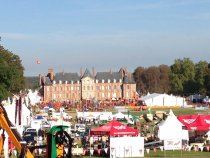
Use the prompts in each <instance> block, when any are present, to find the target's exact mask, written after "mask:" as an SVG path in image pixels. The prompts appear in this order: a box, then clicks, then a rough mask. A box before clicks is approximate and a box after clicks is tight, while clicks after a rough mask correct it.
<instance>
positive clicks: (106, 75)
mask: <svg viewBox="0 0 210 158" xmlns="http://www.w3.org/2000/svg"><path fill="white" fill-rule="evenodd" d="M123 75H124V77H123ZM85 77H91V78H93V79H95V80H98V82H99V83H101V82H102V80H104V82H105V83H107V82H108V80H110V82H111V83H113V82H114V80H116V82H119V80H120V79H121V80H122V82H123V83H125V84H135V81H134V78H133V76H132V75H131V73H127V74H123V73H122V70H120V71H118V72H111V71H109V72H97V73H96V76H95V77H94V76H93V75H92V74H91V73H90V71H89V70H88V69H86V70H85V72H84V74H83V75H82V77H80V76H79V75H78V73H64V72H59V73H56V74H55V76H54V79H53V80H55V81H56V82H58V81H68V82H71V81H73V82H76V81H80V80H81V79H82V78H85ZM45 83H46V84H50V83H52V82H51V81H50V79H49V78H48V77H46V81H45Z"/></svg>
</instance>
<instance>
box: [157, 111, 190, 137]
mask: <svg viewBox="0 0 210 158" xmlns="http://www.w3.org/2000/svg"><path fill="white" fill-rule="evenodd" d="M183 126H184V125H183V124H182V123H181V122H180V121H179V120H178V119H177V117H176V116H175V115H174V113H173V111H172V110H170V112H169V114H168V116H167V118H166V119H165V120H163V121H161V122H160V124H159V130H158V137H159V139H160V140H173V139H180V140H189V135H188V131H187V130H184V129H182V127H183Z"/></svg>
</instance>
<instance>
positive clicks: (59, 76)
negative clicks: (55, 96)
mask: <svg viewBox="0 0 210 158" xmlns="http://www.w3.org/2000/svg"><path fill="white" fill-rule="evenodd" d="M54 80H55V81H60V80H61V81H74V82H76V81H80V77H79V75H78V74H77V73H63V72H59V73H56V74H55V76H54Z"/></svg>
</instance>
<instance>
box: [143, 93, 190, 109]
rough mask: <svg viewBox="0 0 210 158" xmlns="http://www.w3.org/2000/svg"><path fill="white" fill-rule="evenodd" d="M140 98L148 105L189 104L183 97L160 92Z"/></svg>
mask: <svg viewBox="0 0 210 158" xmlns="http://www.w3.org/2000/svg"><path fill="white" fill-rule="evenodd" d="M139 100H140V101H142V102H144V103H145V105H146V106H184V105H186V104H187V103H186V101H185V99H184V98H183V97H178V96H173V95H168V94H159V93H153V94H148V95H146V96H144V97H141V98H140V99H139Z"/></svg>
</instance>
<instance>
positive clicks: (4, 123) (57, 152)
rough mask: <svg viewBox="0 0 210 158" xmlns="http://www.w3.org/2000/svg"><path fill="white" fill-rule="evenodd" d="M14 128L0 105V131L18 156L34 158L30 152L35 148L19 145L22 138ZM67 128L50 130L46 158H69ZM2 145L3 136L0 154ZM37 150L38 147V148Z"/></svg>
mask: <svg viewBox="0 0 210 158" xmlns="http://www.w3.org/2000/svg"><path fill="white" fill-rule="evenodd" d="M13 127H14V126H13V125H12V123H11V122H10V120H9V118H8V116H7V113H6V111H5V109H4V107H3V106H2V105H0V129H3V130H5V131H6V132H7V134H8V136H9V137H10V139H11V141H12V143H13V144H14V146H15V147H16V149H17V150H18V156H19V157H21V158H22V157H24V158H34V156H33V155H32V153H31V151H30V150H33V149H35V148H37V147H32V148H30V150H29V148H28V147H27V145H26V144H21V142H22V138H21V136H20V134H19V133H18V132H17V131H16V129H15V128H13ZM66 128H68V126H62V125H60V126H54V127H52V128H51V130H50V132H49V133H48V135H47V145H46V146H44V147H47V153H46V154H47V155H46V157H47V158H65V157H68V158H71V148H72V141H73V140H72V139H71V137H70V136H69V135H68V133H67V132H66V131H65V130H64V129H66ZM3 144H4V136H3V135H0V153H2V150H3ZM64 146H65V147H66V148H68V151H67V153H66V152H65V150H64ZM38 148H39V147H38Z"/></svg>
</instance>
